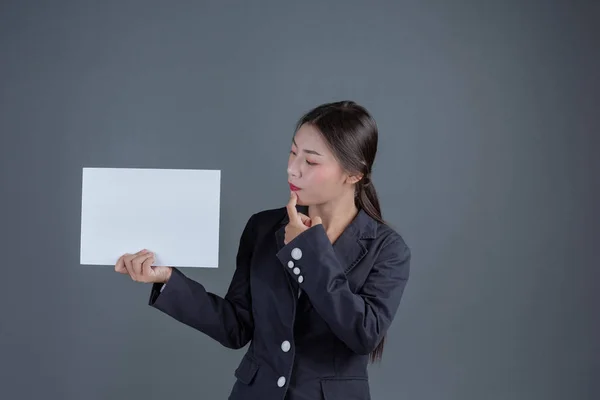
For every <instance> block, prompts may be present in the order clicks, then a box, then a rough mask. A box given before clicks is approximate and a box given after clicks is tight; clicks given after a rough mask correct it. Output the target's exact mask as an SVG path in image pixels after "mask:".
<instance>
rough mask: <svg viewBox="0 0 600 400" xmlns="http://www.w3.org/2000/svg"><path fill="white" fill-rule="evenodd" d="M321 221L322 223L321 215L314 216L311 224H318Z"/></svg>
mask: <svg viewBox="0 0 600 400" xmlns="http://www.w3.org/2000/svg"><path fill="white" fill-rule="evenodd" d="M322 223H323V220H322V219H321V217H314V218H313V219H312V226H315V225H319V224H322Z"/></svg>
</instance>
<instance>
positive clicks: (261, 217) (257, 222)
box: [246, 207, 287, 233]
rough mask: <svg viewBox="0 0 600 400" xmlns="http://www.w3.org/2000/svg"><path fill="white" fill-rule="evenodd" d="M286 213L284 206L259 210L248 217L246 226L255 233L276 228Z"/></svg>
mask: <svg viewBox="0 0 600 400" xmlns="http://www.w3.org/2000/svg"><path fill="white" fill-rule="evenodd" d="M286 215H287V209H286V208H285V207H279V208H270V209H263V210H259V211H257V212H255V213H253V214H252V215H251V216H250V218H248V221H247V223H246V226H247V228H249V229H251V230H252V231H254V232H255V233H260V232H264V231H266V230H271V229H277V228H278V227H279V226H280V225H281V222H282V221H283V219H284V217H285V216H286Z"/></svg>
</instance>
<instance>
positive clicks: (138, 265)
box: [131, 252, 154, 281]
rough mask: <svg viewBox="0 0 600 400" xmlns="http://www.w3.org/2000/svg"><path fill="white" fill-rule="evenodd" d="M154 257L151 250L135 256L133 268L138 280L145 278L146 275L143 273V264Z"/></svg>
mask: <svg viewBox="0 0 600 400" xmlns="http://www.w3.org/2000/svg"><path fill="white" fill-rule="evenodd" d="M152 257H154V254H153V253H151V252H148V253H142V254H140V255H139V256H137V257H135V258H134V259H133V260H132V261H131V265H132V266H133V270H134V272H135V277H136V279H137V280H141V281H143V280H144V276H143V274H142V264H143V263H144V262H145V261H146V260H147V259H148V258H152Z"/></svg>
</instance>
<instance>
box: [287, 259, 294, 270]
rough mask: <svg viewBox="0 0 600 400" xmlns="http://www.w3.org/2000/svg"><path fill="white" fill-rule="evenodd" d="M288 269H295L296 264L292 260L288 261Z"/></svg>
mask: <svg viewBox="0 0 600 400" xmlns="http://www.w3.org/2000/svg"><path fill="white" fill-rule="evenodd" d="M288 267H289V268H294V262H293V261H292V260H290V261H288Z"/></svg>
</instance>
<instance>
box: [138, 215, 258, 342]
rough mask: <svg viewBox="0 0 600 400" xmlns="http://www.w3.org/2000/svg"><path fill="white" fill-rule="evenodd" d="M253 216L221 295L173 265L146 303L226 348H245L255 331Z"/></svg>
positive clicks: (155, 285) (245, 229) (241, 239)
mask: <svg viewBox="0 0 600 400" xmlns="http://www.w3.org/2000/svg"><path fill="white" fill-rule="evenodd" d="M253 218H254V216H252V217H251V218H250V219H249V220H248V222H247V223H246V227H245V228H244V231H243V233H242V235H241V238H240V243H239V249H238V253H237V257H236V268H235V272H234V274H233V278H232V280H231V283H230V284H229V288H228V290H227V294H226V295H225V297H224V298H222V297H219V296H217V295H215V294H213V293H209V292H207V291H206V289H205V288H204V286H203V285H202V284H200V283H198V282H196V281H194V280H192V279H190V278H188V277H186V276H185V275H184V274H183V273H182V272H181V271H179V270H178V269H176V268H173V272H172V274H171V277H170V278H169V281H168V284H167V285H164V286H163V284H154V285H153V287H152V292H151V294H150V300H149V304H150V305H151V306H152V307H155V308H157V309H159V310H160V311H162V312H164V313H166V314H168V315H170V316H171V317H173V318H175V319H176V320H178V321H179V322H182V323H184V324H186V325H188V326H191V327H192V328H195V329H197V330H199V331H201V332H204V333H205V334H207V335H208V336H210V337H211V338H213V339H215V340H216V341H218V342H219V343H221V344H222V345H223V346H225V347H229V348H232V349H239V348H241V347H244V346H245V345H246V344H247V343H248V342H249V341H250V339H251V338H252V334H253V332H254V320H253V317H252V299H251V296H250V259H251V257H252V251H253V248H254V241H253V239H254V234H253V224H252V221H253ZM161 289H162V291H161Z"/></svg>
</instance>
